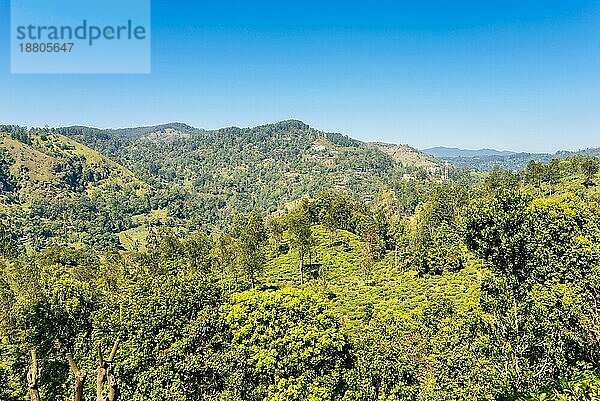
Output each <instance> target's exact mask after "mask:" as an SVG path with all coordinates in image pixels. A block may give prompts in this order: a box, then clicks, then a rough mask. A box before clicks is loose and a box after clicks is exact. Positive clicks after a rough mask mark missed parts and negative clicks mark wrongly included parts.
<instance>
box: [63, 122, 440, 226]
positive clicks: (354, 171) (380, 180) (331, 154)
mask: <svg viewBox="0 0 600 401" xmlns="http://www.w3.org/2000/svg"><path fill="white" fill-rule="evenodd" d="M59 131H60V132H61V133H63V134H65V135H68V136H70V137H71V138H73V139H75V140H77V141H80V142H82V143H84V144H86V145H87V146H90V147H92V148H93V149H96V150H98V151H100V152H102V153H103V154H105V155H107V156H109V157H111V158H113V159H114V160H117V161H118V162H119V163H121V164H123V165H124V166H126V167H128V168H129V169H131V170H132V171H133V172H135V174H136V175H137V176H138V177H140V178H142V179H143V180H145V181H146V182H148V183H150V184H151V185H152V186H154V187H156V188H161V189H164V190H165V191H166V192H167V193H168V194H167V196H168V197H169V202H168V204H166V207H167V208H168V209H169V212H170V214H171V215H173V216H178V215H179V216H184V215H185V216H186V218H187V219H190V218H191V220H192V221H195V222H196V223H194V224H197V223H199V222H200V221H202V222H204V223H207V222H208V223H210V224H215V223H218V222H219V221H223V220H226V219H228V218H230V216H231V214H232V213H234V212H240V211H242V212H245V211H250V210H252V209H255V208H259V209H262V210H264V211H266V212H269V213H272V212H276V211H278V210H280V209H282V208H283V207H285V205H286V204H288V203H290V202H291V203H293V202H295V201H297V200H299V199H301V198H302V197H305V196H314V195H315V194H316V193H318V192H322V191H336V192H341V193H346V194H349V195H351V196H353V197H358V198H364V199H372V198H373V197H375V196H376V195H377V194H378V193H379V192H381V191H382V190H385V189H386V188H388V187H389V186H390V184H391V183H393V182H394V181H398V180H400V179H401V177H402V176H403V174H405V173H410V172H414V171H416V170H419V169H421V170H424V168H425V167H427V166H429V165H435V161H434V159H432V158H429V157H427V156H424V155H422V154H420V153H418V152H417V151H414V150H409V148H407V147H406V148H402V149H403V154H405V155H407V156H405V157H400V156H399V155H400V152H398V151H397V149H396V148H394V147H393V145H385V146H383V145H373V144H365V143H363V142H360V141H357V140H354V139H351V138H348V137H347V136H344V135H341V134H336V133H324V132H321V131H319V130H316V129H314V128H311V127H309V126H308V125H306V124H304V123H303V122H301V121H296V120H290V121H283V122H279V123H276V124H267V125H263V126H259V127H254V128H238V127H230V128H223V129H219V130H212V131H206V130H201V129H195V128H192V127H189V126H187V125H185V124H181V123H174V124H165V125H161V126H155V127H143V128H130V129H121V130H104V131H102V130H97V129H92V128H85V127H66V128H61V129H59ZM425 176H427V174H425ZM431 178H432V179H433V177H431ZM184 199H185V200H184ZM190 216H191V217H190Z"/></svg>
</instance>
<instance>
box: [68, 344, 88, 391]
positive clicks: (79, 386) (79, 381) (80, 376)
mask: <svg viewBox="0 0 600 401" xmlns="http://www.w3.org/2000/svg"><path fill="white" fill-rule="evenodd" d="M67 361H68V362H69V366H70V367H71V372H73V375H75V391H74V398H73V400H74V401H82V400H83V385H84V384H85V371H83V370H79V368H78V367H77V364H76V363H75V360H74V359H73V355H71V354H67Z"/></svg>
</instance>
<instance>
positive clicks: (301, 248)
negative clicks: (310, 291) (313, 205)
mask: <svg viewBox="0 0 600 401" xmlns="http://www.w3.org/2000/svg"><path fill="white" fill-rule="evenodd" d="M286 225H287V229H288V232H289V235H290V242H291V245H292V247H294V248H296V249H297V251H298V258H299V271H300V285H302V284H304V260H305V258H306V255H308V256H309V257H310V256H311V252H312V246H313V242H314V240H313V236H312V230H311V227H310V220H309V219H308V216H307V214H306V212H305V211H304V210H303V209H297V210H295V211H294V212H292V213H290V214H289V215H288V216H287V219H286ZM311 264H312V263H311Z"/></svg>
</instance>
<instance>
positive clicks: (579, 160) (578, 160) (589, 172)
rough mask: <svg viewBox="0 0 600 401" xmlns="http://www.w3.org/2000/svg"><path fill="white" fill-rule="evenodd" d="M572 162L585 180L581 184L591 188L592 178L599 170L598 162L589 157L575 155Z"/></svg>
mask: <svg viewBox="0 0 600 401" xmlns="http://www.w3.org/2000/svg"><path fill="white" fill-rule="evenodd" d="M572 162H573V163H574V164H575V165H576V166H577V168H578V170H579V172H580V173H581V174H583V177H584V179H585V181H584V182H583V184H584V185H585V186H586V187H588V186H593V185H594V177H595V176H596V174H598V171H599V170H600V160H599V159H598V158H597V157H594V156H590V155H577V156H574V157H573V158H572Z"/></svg>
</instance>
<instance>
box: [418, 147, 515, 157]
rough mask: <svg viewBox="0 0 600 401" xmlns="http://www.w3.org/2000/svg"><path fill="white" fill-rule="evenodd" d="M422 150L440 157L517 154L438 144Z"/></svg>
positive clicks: (506, 151)
mask: <svg viewBox="0 0 600 401" xmlns="http://www.w3.org/2000/svg"><path fill="white" fill-rule="evenodd" d="M421 152H423V153H425V154H428V155H431V156H434V157H437V158H440V159H450V158H454V157H484V156H510V155H514V154H516V152H511V151H508V150H495V149H478V150H470V149H459V148H448V147H445V146H436V147H434V148H429V149H423V150H422V151H421Z"/></svg>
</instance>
